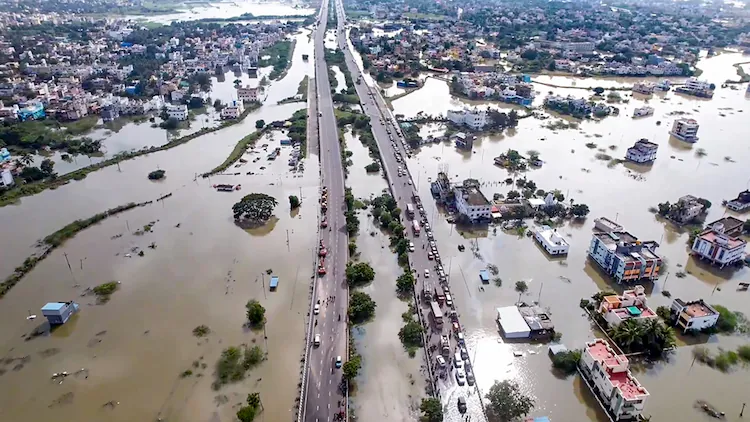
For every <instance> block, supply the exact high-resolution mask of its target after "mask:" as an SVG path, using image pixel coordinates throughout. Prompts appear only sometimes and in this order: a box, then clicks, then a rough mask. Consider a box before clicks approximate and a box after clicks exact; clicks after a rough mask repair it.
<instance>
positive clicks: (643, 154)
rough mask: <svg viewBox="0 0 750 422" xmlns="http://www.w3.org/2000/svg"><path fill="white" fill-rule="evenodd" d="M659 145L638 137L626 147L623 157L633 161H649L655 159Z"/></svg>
mask: <svg viewBox="0 0 750 422" xmlns="http://www.w3.org/2000/svg"><path fill="white" fill-rule="evenodd" d="M658 149H659V145H657V144H655V143H653V142H649V141H648V140H647V139H639V140H637V141H636V142H635V144H634V145H633V146H632V147H630V148H628V152H627V153H626V154H625V158H627V159H628V160H630V161H633V162H635V163H650V162H652V161H654V160H656V151H657V150H658Z"/></svg>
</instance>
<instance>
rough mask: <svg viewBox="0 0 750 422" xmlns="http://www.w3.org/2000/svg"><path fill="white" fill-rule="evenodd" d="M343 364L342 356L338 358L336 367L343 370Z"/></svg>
mask: <svg viewBox="0 0 750 422" xmlns="http://www.w3.org/2000/svg"><path fill="white" fill-rule="evenodd" d="M341 365H342V362H341V356H336V367H337V368H341Z"/></svg>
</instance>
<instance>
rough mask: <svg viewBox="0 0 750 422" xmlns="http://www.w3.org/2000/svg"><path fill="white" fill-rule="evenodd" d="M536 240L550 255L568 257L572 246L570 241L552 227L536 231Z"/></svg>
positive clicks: (544, 227) (540, 228)
mask: <svg viewBox="0 0 750 422" xmlns="http://www.w3.org/2000/svg"><path fill="white" fill-rule="evenodd" d="M534 239H536V241H537V242H539V245H540V246H541V247H542V248H544V250H545V251H547V253H548V254H550V255H566V254H567V253H568V249H569V248H570V245H569V244H568V241H567V240H565V239H564V238H563V237H562V236H560V235H559V234H557V230H555V229H553V228H551V227H550V226H541V227H539V228H537V229H534Z"/></svg>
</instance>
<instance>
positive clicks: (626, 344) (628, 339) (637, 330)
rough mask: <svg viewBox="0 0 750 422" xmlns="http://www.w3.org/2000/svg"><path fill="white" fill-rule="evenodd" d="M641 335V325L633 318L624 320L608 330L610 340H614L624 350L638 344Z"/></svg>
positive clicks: (628, 349)
mask: <svg viewBox="0 0 750 422" xmlns="http://www.w3.org/2000/svg"><path fill="white" fill-rule="evenodd" d="M643 335H644V330H643V326H642V325H641V323H640V322H638V321H637V320H635V319H628V320H625V321H623V322H622V323H620V325H617V326H616V327H614V328H612V329H611V330H610V336H611V337H612V340H614V341H616V342H617V344H618V345H620V347H622V348H623V349H625V350H626V351H630V350H633V349H635V348H637V347H638V346H640V345H641V344H642V341H643Z"/></svg>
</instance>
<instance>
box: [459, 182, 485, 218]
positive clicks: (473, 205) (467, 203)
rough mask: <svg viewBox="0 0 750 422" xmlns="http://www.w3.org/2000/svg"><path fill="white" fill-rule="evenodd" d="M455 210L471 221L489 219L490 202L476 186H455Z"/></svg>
mask: <svg viewBox="0 0 750 422" xmlns="http://www.w3.org/2000/svg"><path fill="white" fill-rule="evenodd" d="M453 193H454V195H455V198H456V210H458V213H459V214H461V215H462V216H464V217H466V218H468V219H469V221H471V222H482V221H490V219H491V218H492V215H491V212H492V204H490V201H488V200H487V198H486V197H485V196H484V194H483V193H482V192H481V191H480V190H479V188H478V187H477V186H455V187H454V188H453Z"/></svg>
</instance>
